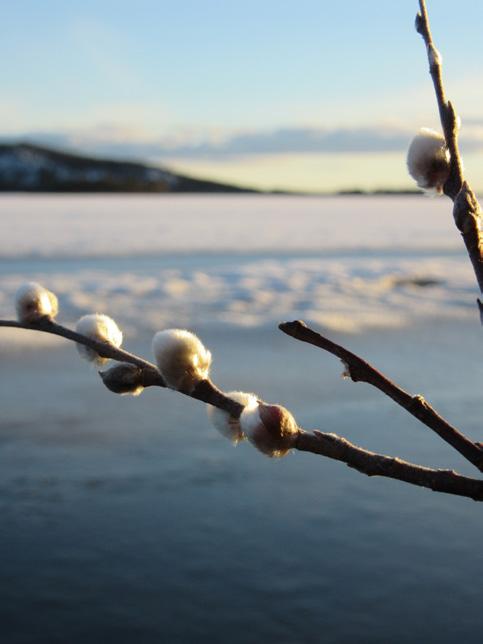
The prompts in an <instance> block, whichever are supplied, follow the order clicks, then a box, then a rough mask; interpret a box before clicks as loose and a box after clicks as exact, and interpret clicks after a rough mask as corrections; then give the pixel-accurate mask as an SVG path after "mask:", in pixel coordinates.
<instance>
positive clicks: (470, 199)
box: [416, 0, 483, 324]
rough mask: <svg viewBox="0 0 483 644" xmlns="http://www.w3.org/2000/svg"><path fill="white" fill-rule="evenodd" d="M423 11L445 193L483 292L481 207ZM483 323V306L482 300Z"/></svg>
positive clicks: (419, 22)
mask: <svg viewBox="0 0 483 644" xmlns="http://www.w3.org/2000/svg"><path fill="white" fill-rule="evenodd" d="M419 7H420V13H418V14H417V16H416V31H417V32H418V33H419V34H421V36H422V38H423V40H424V43H425V45H426V50H427V54H428V61H429V73H430V74H431V77H432V79H433V85H434V90H435V93H436V100H437V102H438V110H439V117H440V120H441V126H442V128H443V132H444V138H445V140H446V145H447V146H448V150H449V152H450V157H451V158H450V172H449V176H448V179H447V181H446V183H445V184H444V193H445V194H446V195H447V196H448V197H450V199H451V200H452V201H453V202H454V209H453V216H454V220H455V224H456V226H457V228H458V230H459V231H460V232H461V235H462V237H463V241H464V243H465V246H466V250H467V251H468V255H469V257H470V260H471V263H472V265H473V270H474V271H475V275H476V279H477V281H478V286H479V288H480V292H481V293H483V240H482V236H481V208H480V204H479V203H478V200H477V199H476V197H475V194H474V192H473V191H472V189H471V188H470V186H469V184H468V183H467V182H466V181H465V179H464V176H463V163H462V161H461V154H460V151H459V145H458V130H459V123H458V117H457V115H456V111H455V109H454V107H453V104H452V103H451V101H449V100H447V98H446V92H445V88H444V83H443V76H442V63H441V56H440V54H439V52H438V50H437V49H436V47H435V46H434V42H433V38H432V35H431V29H430V26H429V18H428V12H427V9H426V2H425V0H419ZM478 306H479V310H480V317H481V321H482V324H483V305H482V303H481V302H480V301H479V300H478Z"/></svg>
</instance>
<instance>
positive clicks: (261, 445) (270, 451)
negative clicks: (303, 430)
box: [240, 400, 299, 458]
mask: <svg viewBox="0 0 483 644" xmlns="http://www.w3.org/2000/svg"><path fill="white" fill-rule="evenodd" d="M240 427H241V430H242V432H243V433H244V434H245V435H246V437H247V438H248V440H249V441H250V442H251V443H253V445H255V447H256V448H257V449H258V450H259V451H260V452H262V453H263V454H265V455H266V456H270V457H272V458H281V457H282V456H285V455H286V454H288V452H289V451H290V449H291V448H292V447H293V446H294V443H295V439H296V437H297V434H298V431H299V430H298V427H297V423H296V422H295V419H294V417H293V416H292V414H291V413H290V412H289V411H288V409H285V407H281V406H280V405H267V404H266V403H263V402H261V401H257V400H253V401H250V403H249V404H248V405H247V406H246V407H245V409H244V410H243V412H242V415H241V416H240Z"/></svg>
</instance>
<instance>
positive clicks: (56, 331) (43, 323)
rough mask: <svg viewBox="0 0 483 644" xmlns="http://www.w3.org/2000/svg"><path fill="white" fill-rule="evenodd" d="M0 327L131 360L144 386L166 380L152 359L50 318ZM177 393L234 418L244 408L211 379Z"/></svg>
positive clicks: (159, 384) (2, 323) (5, 323)
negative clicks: (35, 332)
mask: <svg viewBox="0 0 483 644" xmlns="http://www.w3.org/2000/svg"><path fill="white" fill-rule="evenodd" d="M0 327H13V328H15V329H28V330H31V331H41V332H43V333H50V334H51V335H57V336H60V337H62V338H65V339H66V340H71V341H72V342H76V343H78V344H83V345H84V346H86V347H89V348H90V349H93V350H94V351H95V352H96V353H98V354H99V355H100V356H102V357H103V358H109V359H110V360H116V361H118V362H127V363H128V364H133V365H135V366H137V367H139V368H140V369H141V370H142V386H143V387H166V383H165V382H164V380H163V378H162V376H161V374H160V373H159V371H158V368H157V367H156V365H154V364H152V363H151V362H148V361H147V360H144V358H140V357H139V356H137V355H135V354H134V353H129V352H128V351H125V350H124V349H119V348H117V347H114V346H113V345H112V344H109V343H107V342H100V341H98V340H93V339H92V338H89V337H87V336H85V335H82V334H80V333H77V332H76V331H72V330H71V329H69V328H68V327H65V326H63V325H62V324H58V323H57V322H54V321H52V320H51V319H49V318H43V319H41V320H39V321H37V322H36V323H34V324H27V323H25V322H17V320H0ZM179 393H183V394H184V395H186V396H189V397H190V398H195V399H196V400H201V401H202V402H205V403H208V404H209V405H214V406H215V407H220V409H224V410H225V411H227V412H228V413H229V414H231V415H232V416H235V417H236V418H239V417H240V414H241V412H242V411H243V405H240V404H239V403H238V402H236V401H235V400H232V399H231V398H228V396H225V394H224V393H223V392H222V391H220V390H219V389H218V388H217V387H216V386H215V385H214V384H213V383H212V382H211V381H210V380H202V381H201V382H200V383H199V384H198V385H197V386H196V387H195V389H194V390H193V391H192V392H191V393H190V394H188V393H185V392H179Z"/></svg>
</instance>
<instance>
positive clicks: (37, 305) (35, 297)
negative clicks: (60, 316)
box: [15, 282, 59, 324]
mask: <svg viewBox="0 0 483 644" xmlns="http://www.w3.org/2000/svg"><path fill="white" fill-rule="evenodd" d="M15 309H16V311H17V319H18V321H19V322H25V323H27V324H32V323H33V322H38V320H41V319H42V318H50V319H51V320H52V319H54V318H55V316H56V315H57V313H58V311H59V304H58V301H57V297H56V296H55V295H54V293H51V292H50V291H48V290H47V289H46V288H44V287H43V286H41V285H40V284H37V282H27V283H26V284H22V286H21V287H20V288H19V289H18V290H17V292H16V294H15Z"/></svg>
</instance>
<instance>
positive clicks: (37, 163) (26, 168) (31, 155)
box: [0, 143, 256, 192]
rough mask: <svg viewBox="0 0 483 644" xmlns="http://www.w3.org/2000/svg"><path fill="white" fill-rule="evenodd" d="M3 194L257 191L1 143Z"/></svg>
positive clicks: (0, 187)
mask: <svg viewBox="0 0 483 644" xmlns="http://www.w3.org/2000/svg"><path fill="white" fill-rule="evenodd" d="M0 191H1V192H9V191H10V192H11V191H22V192H256V191H255V190H248V189H244V188H240V187H237V186H231V185H228V184H223V183H216V182H214V181H204V180H203V179H193V178H191V177H186V176H184V175H181V174H176V173H174V172H170V171H169V170H167V169H164V168H157V167H153V166H148V165H144V164H142V163H133V162H130V161H113V160H109V159H95V158H90V157H85V156H80V155H77V154H70V153H67V152H61V151H58V150H52V149H50V148H45V147H41V146H38V145H33V144H30V143H16V144H0Z"/></svg>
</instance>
